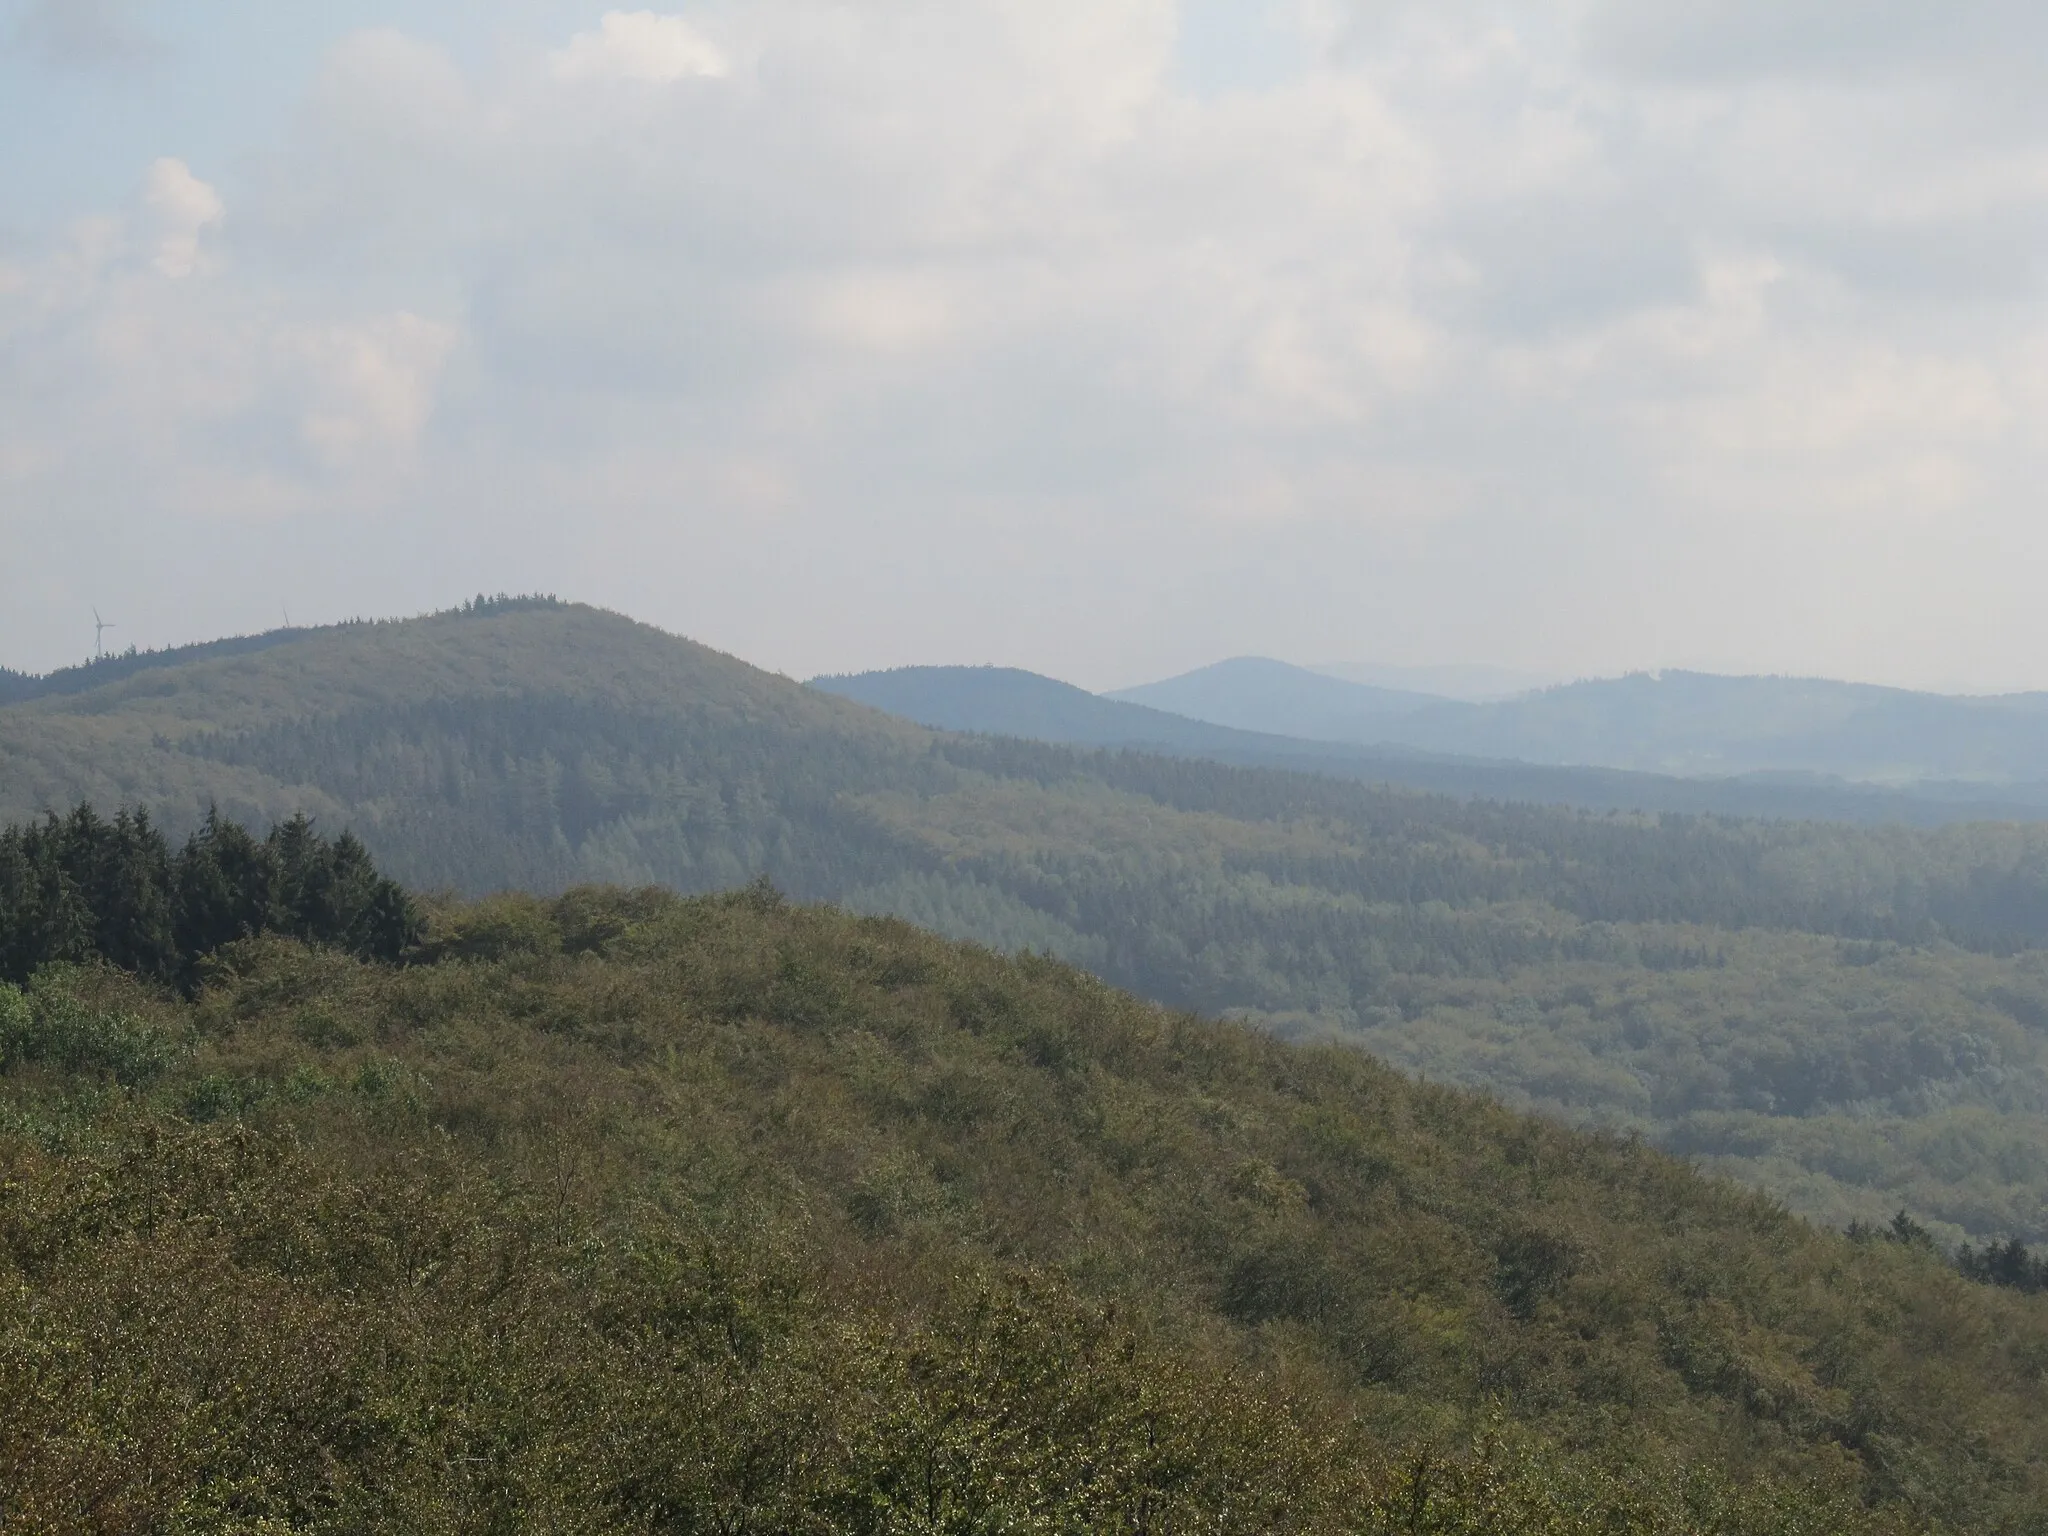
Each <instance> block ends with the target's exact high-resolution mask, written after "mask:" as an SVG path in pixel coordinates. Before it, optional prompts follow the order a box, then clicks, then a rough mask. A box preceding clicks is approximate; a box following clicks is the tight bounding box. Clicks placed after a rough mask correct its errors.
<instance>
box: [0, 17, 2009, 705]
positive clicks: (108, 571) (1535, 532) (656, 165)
mask: <svg viewBox="0 0 2048 1536" xmlns="http://www.w3.org/2000/svg"><path fill="white" fill-rule="evenodd" d="M393 14H394V13H392V12H389V11H387V10H383V9H379V8H376V7H372V6H369V5H366V4H363V3H361V0H339V3H337V4H335V5H331V6H326V7H321V8H319V9H318V10H317V11H291V10H284V11H279V10H277V9H276V8H267V7H261V6H257V5H254V4H252V3H250V0H192V3H189V4H183V5H179V6H176V7H173V6H169V5H166V4H163V3H161V0H0V210H4V211H0V550H4V553H5V556H6V558H5V559H4V560H0V665H5V666H8V667H11V668H15V669H18V670H27V671H37V672H40V671H45V670H48V669H50V668H52V667H55V666H59V665H64V664H68V663H72V662H76V661H78V660H81V659H83V658H85V657H87V656H89V655H90V653H91V650H92V642H93V625H92V617H93V609H94V608H95V607H97V608H98V610H99V611H100V612H101V613H102V614H103V615H104V616H105V617H106V618H107V619H108V620H110V621H112V623H113V624H114V625H115V626H116V627H115V628H113V629H111V630H110V631H109V632H108V635H107V639H108V643H109V645H110V647H112V648H125V647H127V646H129V645H131V644H133V645H137V646H141V647H145V648H149V647H161V646H165V645H173V644H179V643H188V642H193V641H199V640H205V639H209V638H213V637H216V636H219V635H224V634H229V633H237V632H249V631H255V630H261V629H264V628H267V627H271V626H275V625H277V624H279V623H281V622H283V618H284V615H285V613H286V612H287V611H288V612H289V614H290V617H291V618H292V619H293V620H294V621H296V622H297V623H300V624H316V623H324V622H329V621H332V620H336V619H340V618H345V617H350V616H354V615H357V614H366V615H397V614H404V613H416V612H422V611H428V610H432V609H436V608H441V607H445V606H447V605H449V604H451V603H454V602H457V601H460V600H461V599H462V598H464V597H465V596H467V595H470V594H473V593H475V592H476V591H478V590H485V591H499V590H506V591H558V592H561V593H562V594H563V595H564V596H567V597H574V598H577V599H580V600H585V601H590V602H595V603H599V604H603V605H605V606H608V607H612V608H615V609H618V610H619V611H622V612H625V613H629V614H632V615H633V616H635V617H638V618H642V619H645V620H647V621H649V622H652V623H656V624H659V625H660V626H661V627H663V628H665V629H669V630H671V631H674V632H676V633H679V634H685V635H688V636H690V637H692V638H694V639H698V640H702V641H704V642H705V643H707V644H711V645H714V646H716V647H718V648H720V649H722V650H726V651H730V652H732V653H734V654H737V655H739V656H742V657H744V658H746V659H748V660H750V661H753V662H755V663H757V664H759V665H762V666H766V667H769V668H772V669H774V670H777V671H781V672H784V673H787V674H788V675H791V676H796V677H807V676H811V675H814V674H816V673H820V672H828V671H831V672H845V671H858V670H864V669H869V668H877V667H886V666H895V665H904V664H915V663H942V662H960V661H980V660H989V661H994V662H999V663H1001V664H1004V665H1014V666H1020V667H1025V668H1028V669H1030V670H1033V671H1037V672H1041V673H1045V674H1047V675H1050V676H1055V677H1060V678H1063V679H1067V680H1070V681H1074V682H1076V683H1078V684H1080V685H1081V686H1084V687H1088V688H1090V689H1092V690H1097V691H1101V690H1108V689H1114V688H1119V687H1126V686H1131V685H1134V684H1136V683H1139V682H1144V681H1151V680H1155V679H1159V678H1165V677H1168V676H1172V675H1175V674H1178V673H1181V672H1185V671H1188V670H1190V669H1192V668H1195V667H1198V666H1201V665H1204V664H1206V663H1209V662H1213V661H1216V660H1219V659H1223V658H1226V657H1230V656H1236V655H1247V654H1249V655H1267V656H1274V657H1280V658H1286V659H1297V660H1301V661H1303V662H1305V663H1307V664H1312V665H1316V666H1323V667H1327V666H1331V665H1345V664H1349V665H1353V666H1364V665H1378V666H1397V667H1419V666H1466V667H1470V666H1486V665H1490V666H1499V667H1509V668H1516V669H1520V670H1523V671H1526V672H1530V673H1534V674H1539V675H1543V676H1547V677H1554V678H1558V679H1572V678H1578V677H1592V676H1613V675H1618V674H1621V673H1626V672H1630V671H1639V670H1659V669H1666V668H1685V669H1689V670H1697V671H1707V672H1718V673H1728V674H1737V675H1751V674H1777V675H1791V676H1809V677H1831V678H1842V679H1846V680H1853V681H1863V682H1876V683H1884V684H1891V685H1895V686H1906V687H1915V688H1927V689H1935V690H1938V691H1945V692H1962V691H1967V692H1979V693H1981V692H1997V691H2013V690H2019V689H2038V688H2044V687H2048V604H2044V603H2042V602H2041V601H2040V599H2039V591H2040V589H2041V587H2042V577H2043V575H2044V573H2048V528H2044V526H2043V520H2042V519H2041V517H2040V516H2039V513H2038V511H2037V510H2036V508H2035V505H2034V499H2035V495H2036V491H2035V487H2037V486H2038V485H2039V484H2040V483H2041V482H2042V480H2043V476H2042V474H2041V464H2040V460H2041V457H2042V454H2043V451H2044V449H2043V446H2042V443H2043V435H2042V434H2041V433H2040V431H2039V430H2038V428H2039V426H2040V424H2041V423H2042V422H2043V420H2044V418H2048V325H2044V319H2048V315H2044V308H2043V290H2042V279H2043V272H2044V263H2043V258H2042V256H2041V254H2040V253H2041V251H2042V248H2043V247H2042V236H2043V234H2044V233H2048V96H2044V95H2043V93H2041V92H2040V91H2039V90H2038V89H2036V88H2035V87H2036V77H2037V76H2038V74H2039V72H2040V71H2039V66H2038V64H2037V63H2036V62H2035V61H2036V60H2038V59H2039V58H2041V57H2043V56H2044V54H2043V47H2044V45H2048V12H2041V11H2039V10H2038V8H2027V7H2021V6H2018V5H2016V4H2013V3H2012V0H1962V3H1959V4H1957V5H1954V6H1950V7H1944V8H1941V9H1939V10H1936V9H1935V8H1932V7H1927V8H1920V9H1915V8H1906V9H1899V8H1889V9H1885V10H1882V11H1879V12H1875V13H1872V12H1869V11H1867V10H1866V9H1865V8H1860V7H1850V6H1847V5H1844V4H1842V3H1840V0H1779V3H1772V4H1766V3H1764V0H1727V3H1724V4H1721V5H1718V6H1715V7H1712V8H1701V7H1692V6H1682V5H1678V4H1675V3H1668V0H1533V3H1530V4H1526V5H1522V6H1517V7H1513V8H1510V9H1506V10H1501V9H1495V8H1489V7H1481V6H1474V5H1468V4H1465V3H1464V0H1452V3H1450V4H1431V5H1424V4H1421V3H1419V0H1384V3H1383V0H1373V3H1370V4H1368V3H1364V0H1270V3H1267V0H1091V3H1087V4H1081V3H1078V0H1075V3H1069V0H1052V3H1040V4H1036V5H1030V6H1026V5H1022V4H1020V3H1018V0H949V3H947V4H944V5H940V4H937V3H936V0H916V3H911V4H907V5H902V6H895V7H889V8H875V7H864V6H854V5H841V4H832V3H827V0H754V3H748V4H740V3H702V4H688V5H682V6H677V7H665V8H663V9H659V10H607V9H606V8H605V7H603V6H602V5H581V4H567V3H560V0H512V3H500V4H497V5H490V6H486V5H483V4H480V3H478V0H423V3H420V4H417V5H414V6H411V7H408V8H406V9H405V11H404V12H403V13H402V20H400V21H399V22H398V23H397V24H395V25H394V24H393V19H392V18H393ZM1331 658H1339V660H1338V661H1336V662H1332V661H1331Z"/></svg>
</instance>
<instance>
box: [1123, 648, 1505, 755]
mask: <svg viewBox="0 0 2048 1536" xmlns="http://www.w3.org/2000/svg"><path fill="white" fill-rule="evenodd" d="M1104 697H1105V698H1109V699H1115V700H1117V701H1119V702H1122V703H1127V704H1142V705H1146V706H1148V707H1150V708H1152V709H1164V710H1171V711H1172V712H1173V713H1174V714H1177V715H1187V716H1190V717H1191V718H1193V719H1196V720H1206V721H1208V722H1210V723H1211V724H1214V725H1227V726H1233V727H1235V728H1236V729H1238V730H1241V731H1260V732H1263V733H1265V734H1267V735H1273V736H1301V737H1306V738H1308V739H1309V740H1311V741H1358V742H1376V741H1382V740H1384V739H1385V727H1386V725H1387V724H1388V722H1390V721H1393V720H1397V719H1401V718H1403V717H1406V716H1412V715H1415V714H1417V713H1419V712H1421V711H1425V710H1429V709H1432V708H1438V707H1443V706H1449V707H1450V708H1452V709H1462V708H1470V707H1471V706H1469V705H1460V704H1455V703H1453V702H1452V701H1451V700H1448V699H1445V698H1444V697H1442V696H1441V695H1438V694H1429V693H1417V692H1414V691H1412V690H1410V689H1405V688H1379V687H1375V686H1373V685H1371V684H1369V683H1353V682H1346V681H1345V680H1344V679H1342V678H1337V677H1329V676H1326V675H1325V674H1323V673H1321V672H1311V671H1309V670H1308V669H1307V668H1305V667H1295V666H1289V665H1288V664H1287V663H1286V662H1284V661H1272V660H1269V659H1268V658H1266V657H1264V656H1238V657H1234V658H1232V659H1231V660H1229V661H1219V662H1217V663H1215V664H1214V665H1213V666H1207V667H1200V668H1198V669H1196V670H1195V671H1193V672H1184V673H1182V674H1181V675H1180V676H1179V677H1170V678H1168V679H1166V680H1165V681H1164V682H1159V683H1146V684H1144V685H1143V686H1142V687H1137V688H1123V689H1119V690H1117V691H1116V692H1114V693H1110V694H1105V695H1104Z"/></svg>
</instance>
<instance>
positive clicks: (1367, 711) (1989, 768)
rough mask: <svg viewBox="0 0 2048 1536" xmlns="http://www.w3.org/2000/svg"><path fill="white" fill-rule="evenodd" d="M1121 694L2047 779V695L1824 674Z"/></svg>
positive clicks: (1738, 770) (1361, 730)
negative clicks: (1432, 691)
mask: <svg viewBox="0 0 2048 1536" xmlns="http://www.w3.org/2000/svg"><path fill="white" fill-rule="evenodd" d="M1110 697H1112V698H1114V699H1116V700H1118V701H1120V702H1125V703H1135V704H1144V705H1148V706H1150V707H1152V708H1155V709H1167V710H1171V711H1173V712H1175V713H1178V714H1184V715H1188V716H1190V717H1191V718H1194V719H1199V720H1205V721H1208V722H1210V723H1213V724H1217V725H1227V726H1231V727H1234V728H1237V729H1241V730H1258V731H1265V732H1270V733H1273V734H1277V735H1284V736H1300V737H1304V738H1309V739H1314V740H1322V741H1342V742H1349V743H1353V744H1356V745H1367V746H1375V747H1403V748H1408V749H1411V750H1421V751H1427V752H1440V753H1450V754H1456V755H1459V756H1466V757H1482V758H1495V759H1511V760H1514V761H1518V762H1526V763H1541V764H1549V765H1552V766H1585V767H1599V768H1612V769H1622V770H1627V771H1631V772H1644V773H1660V774H1672V775H1679V776H1701V775H1715V776H1739V775H1745V774H1772V775H1785V774H1806V775H1825V776H1829V777H1834V778H1840V779H1845V780H1850V781H1855V782H1861V783H1869V784H1885V785H1895V786H1897V785H1913V784H1918V783H1923V782H1943V781H1949V782H1955V781H1960V782H1965V783H1968V782H1974V783H1978V784H1981V785H1984V786H1987V791H1986V792H1987V793H1989V792H1990V791H1989V789H1988V787H1989V786H2011V785H2038V784H2041V783H2044V782H2048V693H2016V694H2004V695H1999V696H1994V697H1988V698H1973V697H1958V696H1953V695H1947V694H1933V693H1917V692H1914V691H1912V690H1910V689H1904V688H1888V687H1883V686H1879V685H1876V684H1870V683H1843V682H1835V681H1831V680H1828V679H1824V678H1795V677H1726V676H1721V675H1718V674H1713V673H1703V672H1685V671H1678V670H1671V671H1665V672H1661V673H1647V672H1638V673H1631V674H1629V675H1627V676H1625V677H1617V678H1599V679H1593V680H1589V681H1582V682H1575V683H1563V684H1559V685H1557V686H1555V687H1551V688H1544V689H1539V690H1537V691H1536V692H1533V693H1528V694H1524V695H1522V696H1520V697H1517V698H1512V699H1504V700H1499V701H1496V702H1492V703H1468V702H1462V701H1458V700H1451V699H1431V698H1427V697H1423V696H1414V697H1413V702H1412V704H1410V705H1409V706H1408V707H1405V708H1404V707H1400V706H1401V704H1402V702H1403V701H1402V699H1401V697H1400V696H1399V695H1397V694H1392V693H1391V692H1390V690H1387V689H1382V688H1374V687H1370V686H1367V685H1364V684H1354V683H1347V682H1345V681H1343V680H1341V679H1337V678H1332V677H1329V676H1326V675H1324V674H1322V673H1318V672H1312V671H1309V670H1308V669H1306V668H1302V667H1293V666H1289V665H1288V664H1286V663H1284V662H1276V661H1270V660H1266V659H1263V658H1237V659H1234V660H1231V661H1225V662H1218V663H1216V664H1215V665H1214V666H1210V667H1203V668H1199V669H1197V670H1196V671H1194V672H1190V673H1185V674H1183V675H1181V676H1179V677H1174V678H1168V679H1165V680H1163V681H1161V682H1157V683H1148V684H1145V685H1144V686H1142V687H1138V688H1126V689H1121V690H1119V691H1117V692H1116V693H1114V694H1112V695H1110Z"/></svg>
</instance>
